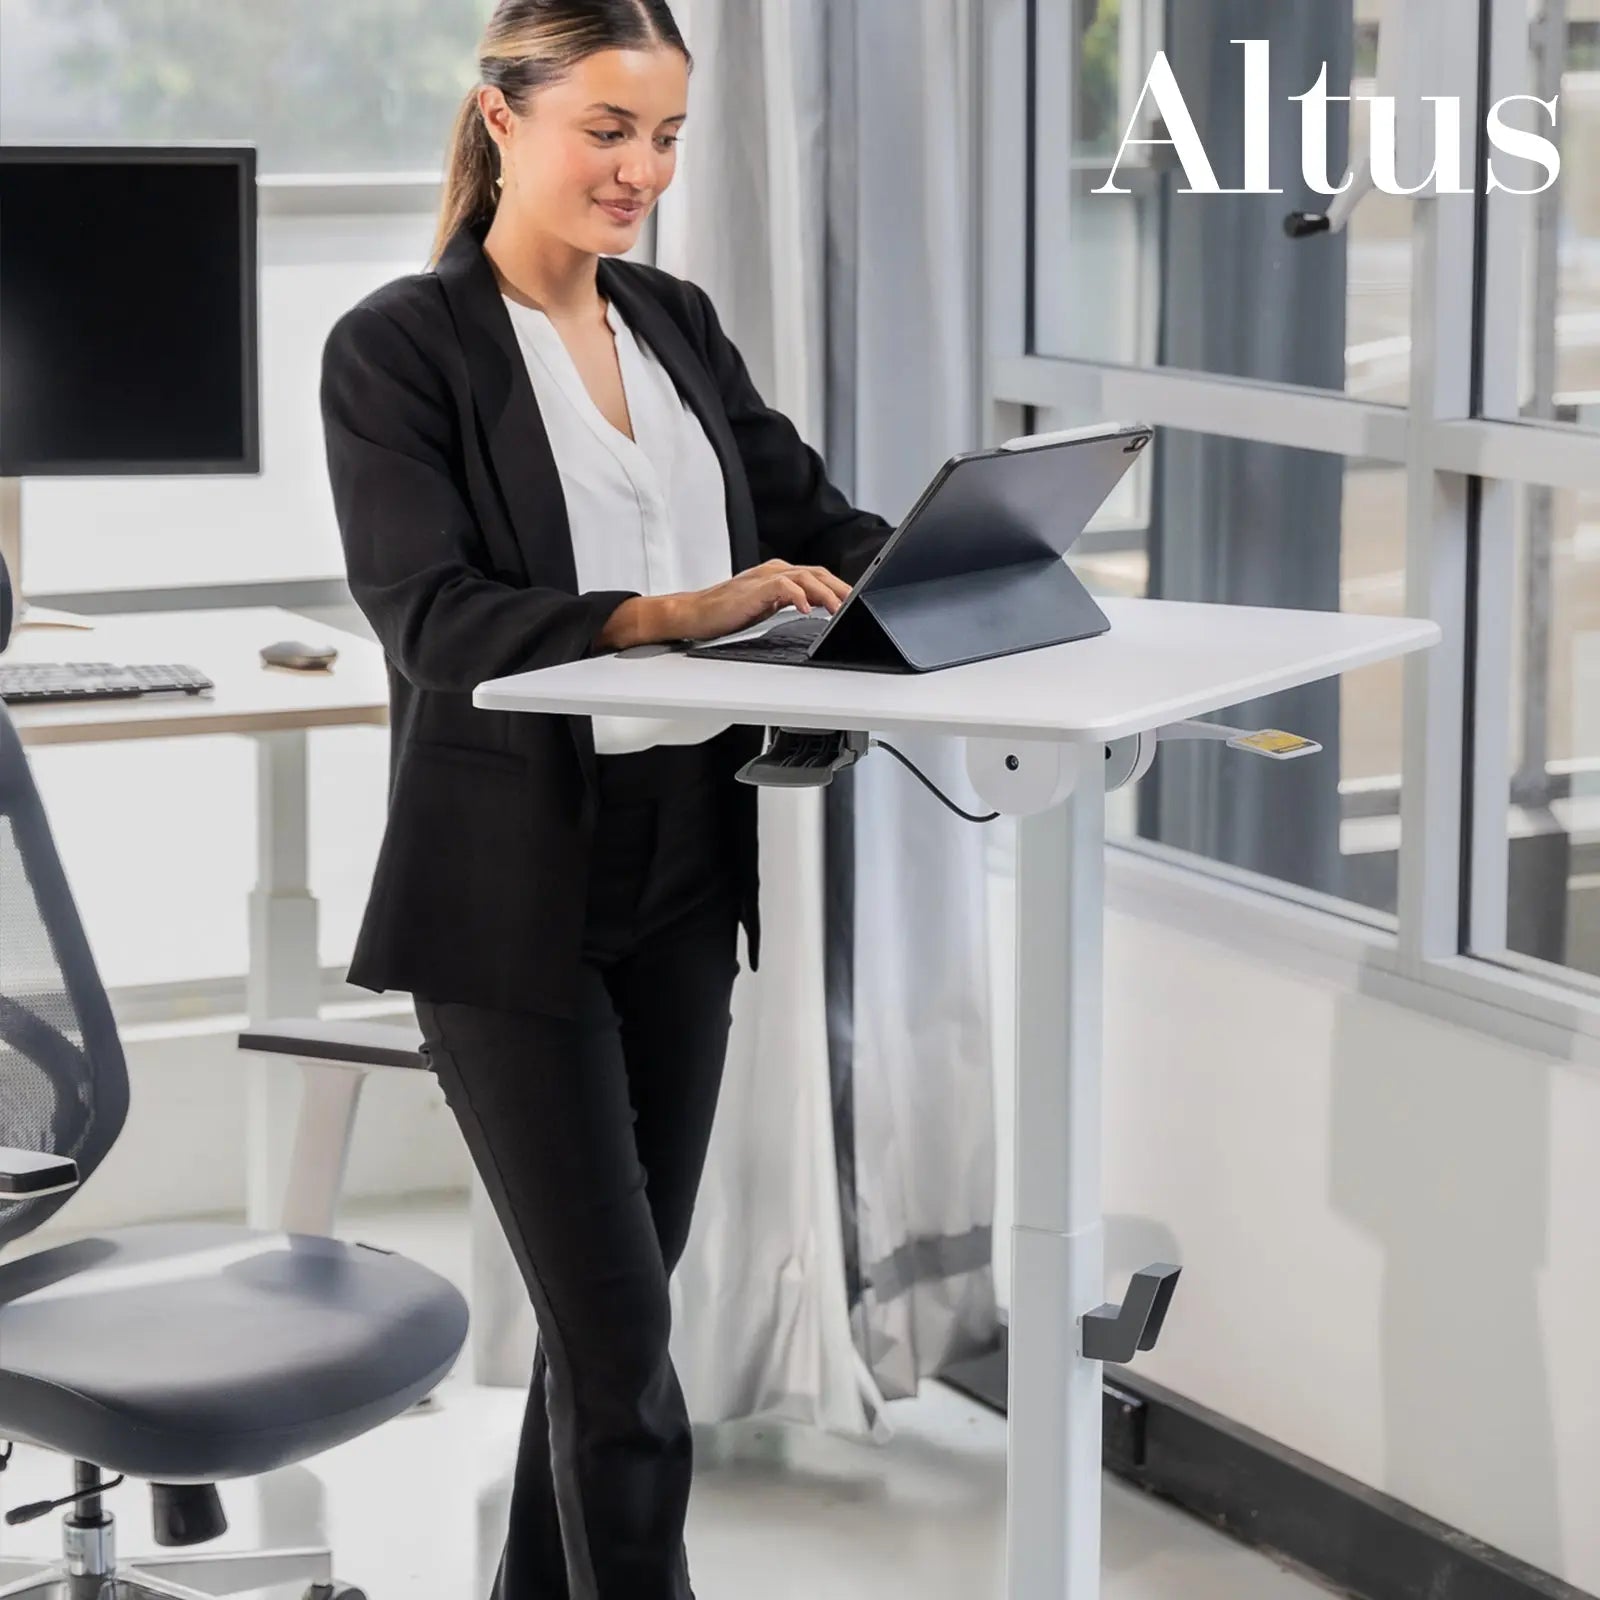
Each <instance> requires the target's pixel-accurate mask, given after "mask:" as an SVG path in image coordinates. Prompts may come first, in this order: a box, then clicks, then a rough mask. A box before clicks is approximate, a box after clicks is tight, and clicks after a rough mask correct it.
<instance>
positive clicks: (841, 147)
mask: <svg viewBox="0 0 1600 1600" xmlns="http://www.w3.org/2000/svg"><path fill="white" fill-rule="evenodd" d="M975 3H976V0H917V3H915V4H909V3H907V0H853V3H852V0H678V3H677V5H676V7H675V10H676V13H677V16H678V20H679V23H680V26H681V27H682V28H683V31H684V35H685V37H686V39H687V41H688V44H689V48H690V50H691V51H692V52H693V53H694V56H695V70H694V74H693V77H692V80H691V90H690V102H689V108H690V117H689V122H688V125H687V127H686V129H685V136H684V141H683V146H682V154H681V158H680V163H679V169H678V175H677V178H676V180H675V182H674V184H673V187H672V188H671V189H670V190H669V191H668V192H667V194H666V195H665V196H663V198H662V201H661V204H660V206H659V208H658V211H657V215H656V219H655V231H654V238H653V244H648V243H647V244H646V246H644V247H643V249H642V250H641V252H640V253H641V254H644V253H647V252H650V251H653V255H654V259H655V261H656V263H657V264H658V265H659V266H661V267H663V268H665V269H666V270H667V271H670V272H673V273H676V274H677V275H679V276H681V277H685V278H689V279H692V280H693V281H694V282H696V283H699V284H700V285H702V286H703V287H704V288H705V289H706V290H707V292H708V293H709V294H710V295H711V297H712V299H713V301H714V302H715V304H716V306H717V309H718V314H719V316H720V318H721V319H722V322H723V324H724V326H725V327H726V328H727V329H728V331H729V333H730V335H731V336H732V338H733V339H734V340H735V342H736V343H737V344H738V345H739V348H740V350H741V352H742V353H743V355H744V357H745V360H746V362H747V364H748V365H749V368H750V371H751V375H752V377H753V378H754V380H755V382H756V385H757V387H758V388H759V389H760V390H761V392H762V394H763V396H764V397H765V398H766V400H767V401H768V403H769V404H771V405H773V406H775V407H777V408H778V409H779V410H781V411H783V412H784V413H785V414H786V415H788V416H789V417H790V418H791V419H792V420H793V421H794V423H795V426H796V427H797V428H798V429H799V431H800V433H801V435H802V436H803V437H804V438H805V439H806V440H807V442H808V443H810V444H811V445H812V446H813V447H814V448H816V449H817V450H818V451H819V452H820V453H821V454H822V455H823V457H824V458H825V460H826V461H827V463H828V468H829V474H830V476H831V477H832V478H833V480H834V482H835V483H837V484H838V485H839V486H840V488H841V489H843V491H844V492H845V493H846V494H847V495H849V496H850V497H851V498H852V500H853V501H854V502H855V503H856V504H858V505H861V506H864V507H866V508H869V509H871V510H873V511H876V512H878V513H879V514H881V515H882V516H884V517H886V518H888V519H889V521H891V522H894V521H897V520H898V519H899V518H900V517H901V516H902V515H903V514H904V513H905V511H906V510H907V509H908V508H909V507H910V505H911V503H912V502H913V501H914V500H915V498H916V496H917V495H918V494H919V493H920V491H921V489H922V487H923V486H924V484H925V483H926V482H927V480H928V478H929V477H930V476H931V475H932V473H933V472H934V471H935V470H936V468H937V467H938V466H939V465H940V463H941V462H942V461H943V460H944V459H945V458H946V457H947V456H949V455H951V454H954V453H956V452H957V451H962V450H969V449H971V448H973V447H974V446H975V444H976V443H977V441H978V416H979V405H978V367H977V358H976V335H975V316H976V305H977V286H976V271H977V258H978V251H977V216H978V206H977V195H976V192H975V189H974V186H973V171H974V162H973V156H972V153H973V150H974V140H975V129H974V126H973V121H974V118H975V116H976V101H975V98H974V86H975V84H976V81H977V72H976V63H975V60H974V58H973V41H974V37H975V32H974V21H975V19H974V16H973V14H972V13H973V6H974V4H975ZM895 742H896V744H897V745H898V746H899V748H901V749H902V750H904V751H905V753H906V754H907V755H908V756H909V757H911V759H912V760H914V761H915V762H916V763H917V765H918V766H919V767H920V768H921V769H922V770H923V771H924V772H925V773H927V774H928V775H929V776H930V777H931V778H932V779H933V781H934V782H936V783H937V784H938V785H939V786H940V787H941V788H942V789H944V790H945V792H946V793H948V794H950V795H951V796H952V798H954V799H956V800H957V802H958V803H961V804H963V805H965V806H966V807H967V809H973V807H974V804H975V797H974V796H973V795H972V793H971V791H970V789H969V788H968V786H967V784H966V782H965V777H964V772H963V769H962V761H961V751H960V749H959V748H958V747H957V746H955V745H954V743H953V742H951V741H948V740H942V739H938V738H896V739H895ZM759 805H760V831H761V878H762V927H763V935H762V964H761V971H760V972H758V973H752V972H750V971H749V970H748V962H747V961H744V962H743V964H744V966H745V970H744V971H743V972H741V974H740V977H739V979H738V981H737V984H736V986H735V990H734V997H733V1014H734V1027H733V1035H732V1038H731V1041H730V1045H729V1051H728V1060H727V1069H726V1076H725V1079H724V1085H723V1091H722V1097H721V1101H720V1104H719V1108H718V1114H717V1123H716V1127H715V1130H714V1133H713V1137H712V1147H711V1151H710V1156H709V1159H708V1162H707V1169H706V1174H705V1178H704V1181H703V1184H702V1187H701V1191H700V1198H699V1203H698V1205H697V1208H696V1214H695V1223H694V1228H693V1231H692V1233H691V1236H690V1240H689V1245H688V1249H687V1251H686V1253H685V1257H684V1260H683V1261H682V1263H681V1264H680V1266H679V1269H678V1272H677V1274H676V1276H675V1278H674V1281H673V1314H674V1332H673V1347H672V1348H673V1358H674V1361H675V1363H676V1365H677V1368H678V1372H679V1375H680V1377H681V1379H682V1382H683V1386H684V1391H685V1394H686V1396H687V1399H688V1403H689V1408H690V1413H691V1415H692V1416H693V1418H694V1420H695V1421H696V1422H698V1423H712V1422H718V1421H723V1420H727V1419H730V1418H733V1417H739V1416H751V1415H758V1414H765V1415H777V1416H782V1417H786V1418H789V1419H793V1420H798V1421H805V1422H812V1423H816V1424H818V1425H821V1426H825V1427H828V1428H831V1429H833V1430H836V1431H839V1432H843V1433H854V1434H861V1435H872V1436H878V1437H882V1436H884V1435H885V1434H886V1432H887V1428H886V1425H885V1424H884V1422H883V1419H882V1416H881V1406H882V1402H883V1400H884V1399H886V1398H893V1397H895V1396H897V1395H904V1394H909V1393H912V1392H914V1391H915V1387H916V1383H917V1380H918V1379H919V1378H920V1377H923V1376H926V1375H927V1374H929V1373H931V1372H935V1371H938V1370H939V1369H940V1368H941V1367H942V1366H944V1365H945V1364H947V1363H948V1362H950V1361H953V1360H956V1359H959V1358H960V1357H962V1356H965V1355H968V1354H971V1353H974V1352H976V1351H979V1350H982V1349H984V1348H987V1347H988V1346H989V1345H990V1344H991V1343H992V1342H993V1340H994V1337H995V1335H996V1332H997V1316H996V1309H995V1300H994V1282H993V1274H992V1271H991V1267H990V1261H991V1229H992V1223H993V1210H994V1199H995V1196H994V1112H993V1091H992V1084H993V1073H992V1061H991V1047H990V1028H989V988H988V972H987V963H986V935H985V928H986V923H985V914H984V913H985V879H984V845H985V830H984V828H983V827H982V826H979V825H974V824H971V823H967V822H964V821H962V820H961V819H959V818H957V817H956V816H955V815H954V814H953V813H951V812H949V811H947V810H945V809H944V808H943V807H942V806H940V805H939V803H938V801H937V800H936V799H935V798H934V797H933V796H932V795H930V794H929V793H928V792H927V790H925V789H924V788H923V787H922V786H921V785H920V784H918V783H917V782H916V780H915V779H914V778H913V777H911V775H910V774H909V773H907V772H905V771H904V769H903V768H901V767H900V766H899V764H898V763H897V762H895V761H894V759H893V758H892V757H890V756H888V755H887V754H884V753H882V752H874V753H872V754H871V755H869V757H868V758H867V759H866V761H864V762H863V763H862V764H861V765H860V766H858V767H857V768H856V769H855V770H854V771H853V772H851V773H849V774H847V775H845V776H844V777H842V778H840V779H838V780H836V781H835V783H834V784H833V785H832V786H831V787H830V788H829V789H828V790H826V791H823V792H793V791H789V792H784V791H775V790H767V789H764V790H762V791H761V794H760V797H759ZM479 1204H480V1213H479V1214H480V1218H481V1219H482V1226H481V1227H480V1229H479V1230H478V1243H479V1250H480V1255H481V1260H480V1266H481V1267H483V1268H484V1269H485V1270H484V1271H482V1272H480V1276H479V1281H480V1284H485V1287H484V1288H482V1289H480V1292H479V1295H478V1300H477V1303H476V1304H475V1305H474V1319H475V1329H476V1332H475V1353H476V1356H477V1370H478V1374H479V1377H480V1379H481V1380H482V1381H487V1382H505V1383H524V1384H525V1383H526V1382H527V1373H528V1367H529V1363H530V1361H531V1355H532V1323H531V1317H530V1316H529V1313H528V1312H527V1309H526V1300H525V1297H524V1296H523V1294H522V1290H521V1285H520V1283H519V1282H518V1281H517V1279H516V1276H515V1269H514V1267H513V1266H512V1265H511V1258H510V1255H509V1252H508V1251H506V1250H505V1247H504V1245H503V1243H502V1241H501V1240H500V1239H499V1237H498V1229H497V1228H495V1226H494V1223H493V1218H492V1215H491V1214H490V1213H489V1212H488V1209H487V1206H486V1205H484V1204H483V1203H482V1202H481V1201H480V1202H479ZM485 1280H488V1282H487V1283H485ZM489 1285H492V1286H493V1287H490V1286H489ZM491 1298H493V1300H494V1301H495V1302H496V1303H494V1304H488V1303H486V1302H487V1301H488V1300H489V1299H491Z"/></svg>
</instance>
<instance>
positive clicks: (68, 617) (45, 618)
mask: <svg viewBox="0 0 1600 1600" xmlns="http://www.w3.org/2000/svg"><path fill="white" fill-rule="evenodd" d="M0 558H3V559H4V560H5V564H6V571H7V572H8V573H10V575H11V605H12V612H11V626H12V629H13V630H15V629H17V628H82V629H87V628H92V627H94V623H93V622H92V621H91V620H90V619H89V618H88V617H80V616H78V615H76V614H75V613H73V612H71V611H52V610H51V609H50V608H49V607H48V606H34V605H29V604H28V601H27V597H26V594H25V592H24V590H23V587H22V479H21V478H0Z"/></svg>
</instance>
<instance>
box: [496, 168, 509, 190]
mask: <svg viewBox="0 0 1600 1600" xmlns="http://www.w3.org/2000/svg"><path fill="white" fill-rule="evenodd" d="M494 186H495V188H497V189H503V188H505V186H506V176H505V174H504V173H503V172H502V173H501V174H500V176H499V177H498V178H496V179H495V180H494Z"/></svg>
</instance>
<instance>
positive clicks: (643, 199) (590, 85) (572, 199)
mask: <svg viewBox="0 0 1600 1600" xmlns="http://www.w3.org/2000/svg"><path fill="white" fill-rule="evenodd" d="M688 102H689V68H688V63H687V62H685V60H684V59H683V56H682V55H681V54H680V53H679V52H678V51H677V50H673V49H670V48H660V49H651V50H602V51H600V52H599V53H598V54H596V55H592V56H586V57H585V58H584V59H583V60H582V61H580V62H579V63H578V65H577V66H576V67H574V68H573V70H572V71H571V73H570V74H569V75H568V76H567V77H566V78H565V79H563V80H562V81H561V82H559V83H553V84H549V85H547V86H546V87H545V88H543V89H540V90H538V91H537V92H536V93H535V94H534V95H533V96H532V98H531V100H530V101H529V104H528V107H527V112H526V115H524V116H520V117H519V116H517V115H516V114H515V113H514V112H513V111H512V110H511V108H510V106H509V105H508V104H507V103H506V99H505V96H504V95H503V94H502V93H501V92H500V91H499V90H498V89H484V90H483V91H481V93H480V94H479V97H478V105H479V109H480V110H481V111H482V113H483V117H484V120H485V122H486V123H487V124H488V126H489V131H490V133H491V134H492V135H493V136H494V139H495V142H496V143H497V144H498V145H499V146H500V157H501V163H502V165H501V172H502V174H503V176H504V177H505V186H504V188H502V189H501V191H500V201H499V205H500V208H501V209H502V210H504V209H506V208H508V207H511V208H515V209H514V215H515V216H516V217H517V218H518V220H519V221H525V222H526V223H527V225H528V226H531V227H536V228H539V229H541V230H543V231H545V232H548V233H553V234H555V235H557V236H558V237H559V238H561V239H563V240H565V241H566V242H567V243H568V244H570V245H571V246H572V247H573V248H574V249H577V250H584V251H589V252H592V253H593V254H596V255H620V254H622V253H623V252H624V251H626V250H628V249H630V248H632V246H633V244H634V242H635V241H636V240H637V239H638V237H639V229H640V228H641V227H642V226H643V224H644V219H645V218H646V217H647V216H648V215H649V214H650V210H651V208H652V207H653V206H654V205H655V203H656V200H657V199H658V198H659V197H660V195H661V193H662V191H663V190H664V189H665V188H666V187H667V185H668V184H669V183H671V182H672V175H673V172H674V171H675V170H676V168H677V158H678V151H677V139H678V135H679V133H680V132H681V130H682V127H683V120H684V117H685V115H686V114H687V110H688Z"/></svg>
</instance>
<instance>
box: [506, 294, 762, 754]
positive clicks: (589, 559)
mask: <svg viewBox="0 0 1600 1600" xmlns="http://www.w3.org/2000/svg"><path fill="white" fill-rule="evenodd" d="M502 298H503V299H504V300H505V303H506V309H507V310H508V311H509V312H510V313H511V325H512V327H513V328H514V329H515V330H516V335H517V343H518V344H519V345H520V346H521V349H522V356H523V360H524V361H525V362H526V363H527V367H528V377H529V379H530V380H531V382H532V384H533V392H534V397H535V398H536V399H537V401H538V403H539V412H540V415H541V416H542V418H543V419H544V425H545V430H546V432H547V433H548V434H549V436H550V448H551V449H552V451H553V452H554V453H555V458H556V465H557V467H558V468H559V470H560V473H561V489H562V493H563V495H564V497H565V499H566V503H567V519H568V521H569V523H570V524H571V528H572V554H573V557H574V560H575V563H576V566H577V574H578V592H579V593H580V594H581V593H583V592H584V591H585V590H589V589H633V590H636V591H637V592H638V593H639V594H671V593H675V592H677V591H680V590H684V589H704V588H707V587H709V586H710V585H711V584H713V583H721V582H723V581H725V580H726V579H727V578H729V577H731V576H732V575H733V574H732V560H731V556H730V553H729V549H728V517H727V503H726V500H725V498H724V495H725V492H726V486H725V484H724V482H723V476H722V464H721V463H720V462H719V461H718V460H717V456H716V452H715V451H714V450H713V449H712V447H711V441H710V440H709V439H708V438H707V437H706V432H705V429H704V428H703V427H702V426H701V424H700V419H699V418H698V417H697V416H696V415H695V414H694V412H693V411H692V410H691V409H690V408H689V407H688V406H687V405H686V404H685V403H684V401H683V399H682V397H681V396H680V395H679V394H678V391H677V389H676V388H675V387H674V386H673V382H672V378H671V376H670V375H669V374H668V372H667V370H666V369H665V368H664V367H663V366H662V365H661V363H660V361H659V360H658V359H657V358H656V356H655V353H654V352H653V351H652V350H650V348H649V347H648V346H647V345H645V344H643V343H641V342H640V341H639V340H637V339H635V338H634V336H633V330H632V329H631V328H630V327H629V326H628V324H627V323H626V322H625V321H624V320H623V318H622V315H621V313H620V312H619V311H618V310H617V307H616V304H615V302H608V303H607V306H606V322H607V323H608V324H609V325H610V327H611V330H612V332H613V333H614V334H615V335H616V343H617V359H618V361H619V363H620V364H621V368H622V387H623V392H624V394H625V395H626V397H627V402H628V417H629V420H630V421H631V422H632V424H633V433H634V437H633V438H632V439H630V438H629V437H628V436H627V434H625V433H623V432H621V431H620V430H619V429H617V428H615V427H613V426H612V424H611V423H610V422H608V421H607V420H606V418H605V416H604V415H603V414H602V412H601V410H600V408H599V407H598V406H597V405H596V404H595V403H594V400H593V398H592V397H591V396H590V394H589V391H588V389H587V388H586V387H585V385H584V382H583V378H582V376H581V375H580V374H579V372H578V367H577V363H576V362H575V361H574V360H573V359H572V355H571V353H570V352H569V351H568V349H567V347H566V344H565V342H564V341H563V340H562V338H561V335H560V333H558V332H557V331H556V327H555V324H554V323H552V322H551V321H550V319H549V317H547V316H546V315H545V313H544V312H542V311H536V310H534V309H533V308H532V307H531V306H525V305H522V304H520V303H518V302H517V301H515V300H512V299H511V298H510V297H509V296H502ZM635 441H637V442H635ZM590 720H591V721H592V723H593V725H594V746H595V750H596V752H597V753H599V754H601V755H615V754H618V753H620V752H622V751H628V750H643V749H645V748H647V747H648V746H650V745H656V744H698V743H700V742H701V741H702V740H704V739H709V738H711V737H712V736H713V735H715V734H718V733H720V732H721V731H722V730H723V729H724V728H726V727H729V726H730V724H729V723H728V722H726V721H723V722H716V721H711V720H709V719H706V718H691V717H615V716H595V717H592V718H591V719H590Z"/></svg>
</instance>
